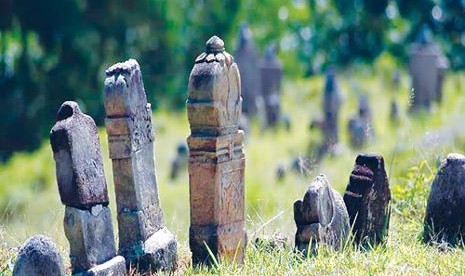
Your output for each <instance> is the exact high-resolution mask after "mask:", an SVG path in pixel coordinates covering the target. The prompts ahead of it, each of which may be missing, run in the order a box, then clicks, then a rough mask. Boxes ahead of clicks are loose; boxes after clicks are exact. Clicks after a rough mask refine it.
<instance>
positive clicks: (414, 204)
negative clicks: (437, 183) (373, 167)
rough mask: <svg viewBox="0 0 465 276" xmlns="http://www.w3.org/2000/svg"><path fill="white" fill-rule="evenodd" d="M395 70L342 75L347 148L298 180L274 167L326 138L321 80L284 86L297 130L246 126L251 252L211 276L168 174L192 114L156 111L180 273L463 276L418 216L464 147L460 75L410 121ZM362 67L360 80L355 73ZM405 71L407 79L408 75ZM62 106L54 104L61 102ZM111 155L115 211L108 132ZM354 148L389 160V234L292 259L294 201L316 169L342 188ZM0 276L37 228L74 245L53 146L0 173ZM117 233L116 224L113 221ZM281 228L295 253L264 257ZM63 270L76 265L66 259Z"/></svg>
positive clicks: (184, 196)
mask: <svg viewBox="0 0 465 276" xmlns="http://www.w3.org/2000/svg"><path fill="white" fill-rule="evenodd" d="M389 68H392V65H391V64H390V60H389V59H388V58H386V57H383V58H381V59H380V61H379V62H378V63H377V65H376V66H375V67H374V69H373V70H371V71H370V70H368V69H367V68H363V67H362V68H356V69H353V70H351V71H345V72H343V73H342V74H341V75H340V76H339V79H338V80H339V84H340V87H341V90H342V93H343V98H344V103H343V108H342V111H341V116H340V126H339V127H340V133H341V142H342V145H343V146H344V147H343V150H342V152H341V154H339V155H337V156H328V157H326V158H325V159H324V160H322V162H321V163H320V164H319V165H312V166H309V167H308V170H307V171H306V172H305V173H304V174H303V175H300V174H298V173H294V172H291V171H288V172H287V174H286V176H285V179H284V180H283V181H278V180H277V179H276V168H277V166H278V165H280V164H282V165H284V166H285V167H286V168H288V169H289V168H290V167H291V164H292V161H293V159H294V158H295V157H297V156H302V155H306V154H309V153H311V152H312V150H313V148H312V147H311V145H316V144H318V143H320V142H321V139H322V138H321V134H320V133H319V131H318V130H309V127H308V126H309V123H310V121H311V120H312V119H313V118H316V117H317V116H318V115H319V112H321V110H320V106H321V91H322V89H323V84H324V79H323V78H322V77H313V78H311V79H306V80H301V79H298V80H286V81H285V82H284V89H283V95H284V97H283V106H282V108H283V112H284V113H286V114H288V115H289V116H290V118H291V120H292V127H291V130H290V132H286V131H285V130H284V129H282V128H280V129H276V130H263V129H262V127H261V124H262V122H263V119H262V118H257V119H254V120H252V122H251V134H250V135H249V136H248V137H247V139H246V141H245V143H246V145H245V153H246V172H245V183H246V184H245V185H246V207H247V215H246V216H247V232H248V237H249V246H248V248H247V255H246V262H245V265H244V266H236V265H234V264H231V263H224V262H221V263H220V264H219V266H218V267H215V268H212V269H209V270H208V269H206V268H203V269H200V270H195V271H194V270H193V269H192V268H191V267H190V264H189V258H190V257H189V254H190V252H189V248H188V226H189V203H188V202H189V200H188V199H189V194H188V189H189V182H188V176H187V172H184V173H182V174H181V175H180V177H179V178H178V179H176V180H175V181H173V180H170V178H169V168H170V163H171V161H172V160H173V158H174V156H175V154H176V145H177V144H178V143H180V142H184V141H185V139H186V138H187V136H188V135H189V126H188V123H187V116H186V114H185V112H177V113H175V112H171V111H168V110H159V111H157V112H156V113H154V117H153V120H154V125H155V132H156V141H155V143H156V144H155V157H156V160H155V162H156V174H157V179H158V186H159V194H160V197H161V204H162V207H163V211H164V214H165V220H166V224H167V227H168V229H170V230H171V231H172V232H174V233H175V234H176V235H177V237H178V241H179V255H180V268H179V272H181V273H187V274H191V273H200V274H223V275H231V274H248V275H249V274H308V273H312V274H313V273H314V274H464V273H465V251H464V250H463V249H461V248H447V247H444V246H443V245H436V246H428V245H424V244H422V243H421V242H420V240H419V239H420V237H421V234H422V231H423V216H424V212H425V207H426V199H427V196H428V194H429V189H430V184H431V181H432V179H433V177H434V174H435V172H436V170H437V166H438V164H439V161H440V160H441V159H443V158H444V157H445V156H446V155H447V153H448V152H452V151H456V152H462V153H463V152H464V151H463V149H464V146H465V131H462V130H461V128H462V124H463V123H462V122H463V119H464V116H465V115H464V114H463V110H464V108H465V97H463V96H462V95H461V93H463V91H461V90H463V89H464V87H465V76H464V75H460V74H454V75H451V76H448V77H447V79H446V85H445V88H444V102H443V103H442V105H440V106H438V107H435V108H434V110H433V111H432V113H431V114H418V115H414V116H409V115H408V114H407V112H406V110H407V108H408V98H409V95H408V91H409V79H408V77H404V78H403V79H402V83H401V88H400V91H398V92H394V91H392V87H391V86H390V84H389V78H390V76H391V73H392V72H391V70H390V69H389ZM355 72H356V73H355ZM403 75H404V76H407V75H406V74H403ZM355 86H358V87H360V88H362V89H363V91H365V92H367V93H368V94H369V96H370V100H371V103H372V108H373V116H374V128H375V131H376V138H375V139H374V140H373V141H372V143H371V144H369V145H368V146H367V147H366V148H364V149H362V150H353V149H350V148H349V147H348V146H347V145H348V135H347V131H346V124H347V121H348V119H349V117H350V116H352V115H353V114H354V113H355V112H356V107H357V102H356V99H357V98H356V96H355V95H356V93H355V92H353V89H352V88H353V87H355ZM393 97H396V98H397V100H398V102H399V104H400V107H401V121H400V122H399V123H398V124H392V123H390V122H389V118H388V117H389V104H390V101H391V99H392V98H393ZM57 108H58V107H57ZM99 135H100V142H101V144H102V149H103V152H104V157H105V158H104V159H105V161H104V162H105V163H104V166H105V173H106V176H107V182H108V186H109V188H110V198H111V199H113V200H112V201H111V208H112V210H113V216H114V217H115V212H114V210H115V201H114V191H113V181H112V171H111V163H110V160H109V159H108V147H107V137H106V133H105V131H104V130H103V129H102V130H101V131H100V132H99ZM359 152H376V153H380V154H382V155H383V156H384V158H385V163H386V170H387V171H388V174H389V177H390V185H391V190H392V195H393V200H392V216H391V222H390V229H389V239H388V242H387V244H386V245H385V246H379V247H376V248H374V249H372V250H368V251H361V250H357V249H356V248H354V247H352V246H350V245H347V246H346V247H345V249H344V250H343V251H341V252H331V251H330V250H321V251H320V253H319V254H318V255H317V256H315V257H312V258H310V259H307V260H302V259H301V258H300V257H298V256H296V255H294V253H292V245H293V239H294V237H293V236H294V233H295V224H294V221H293V212H292V204H293V202H294V201H295V200H297V199H299V198H302V196H303V194H304V191H305V189H306V185H307V184H309V183H310V181H311V180H312V179H313V178H314V177H315V176H316V175H317V174H320V173H324V174H326V175H327V176H328V179H329V181H330V183H331V185H332V187H334V188H335V189H336V190H338V191H339V192H343V191H344V189H345V187H346V185H347V182H348V179H349V175H350V172H351V170H352V167H353V164H354V160H355V157H356V155H357V154H358V153H359ZM0 183H1V184H0V275H3V274H5V275H10V274H11V271H10V267H9V265H8V264H9V263H14V258H15V254H16V253H15V252H16V250H17V248H18V246H20V245H21V243H22V242H24V241H25V240H26V239H27V237H29V236H30V235H33V234H36V233H42V234H47V235H49V236H51V237H52V238H53V239H54V240H55V241H56V242H57V244H58V245H59V247H60V249H61V250H62V252H63V256H66V252H68V243H67V240H66V238H65V236H64V233H63V225H62V220H63V214H64V206H63V205H62V204H61V203H60V199H59V195H58V190H57V186H56V180H55V168H54V160H53V157H52V153H51V148H50V146H49V144H48V141H44V144H43V146H42V147H41V148H40V149H39V150H37V151H36V152H34V153H32V154H26V153H18V154H16V155H15V156H14V157H13V158H12V159H11V160H10V161H9V162H8V163H7V164H5V165H2V166H0ZM113 222H114V224H115V231H116V229H117V227H116V219H114V221H113ZM278 232H279V233H283V234H284V235H285V236H287V238H288V249H287V250H278V251H269V250H268V251H267V250H265V248H261V247H259V248H255V247H254V246H253V245H252V244H253V241H254V240H255V238H256V237H259V236H263V235H272V234H274V233H278ZM65 262H66V264H68V265H69V260H68V258H67V257H66V258H65Z"/></svg>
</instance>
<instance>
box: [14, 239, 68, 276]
mask: <svg viewBox="0 0 465 276" xmlns="http://www.w3.org/2000/svg"><path fill="white" fill-rule="evenodd" d="M13 275H14V276H45V275H47V276H64V275H65V267H64V266H63V260H62V259H61V255H60V251H59V250H58V248H57V246H56V245H55V243H54V242H53V241H52V240H51V239H50V238H49V237H46V236H43V235H35V236H32V237H30V238H29V239H27V241H26V242H24V244H23V246H21V248H20V249H19V252H18V257H17V258H16V263H15V266H14V269H13Z"/></svg>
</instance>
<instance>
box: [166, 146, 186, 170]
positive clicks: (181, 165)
mask: <svg viewBox="0 0 465 276" xmlns="http://www.w3.org/2000/svg"><path fill="white" fill-rule="evenodd" d="M187 161H188V154H187V146H186V145H185V144H184V143H180V144H178V146H177V149H176V157H175V158H174V160H173V162H171V173H170V178H171V179H176V178H177V177H178V175H179V173H180V171H182V170H184V169H186V167H187Z"/></svg>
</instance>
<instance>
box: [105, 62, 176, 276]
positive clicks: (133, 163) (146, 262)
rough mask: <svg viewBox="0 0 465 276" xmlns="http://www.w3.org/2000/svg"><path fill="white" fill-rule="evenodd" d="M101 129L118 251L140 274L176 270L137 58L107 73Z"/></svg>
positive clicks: (174, 248) (173, 244)
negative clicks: (110, 180) (115, 216)
mask: <svg viewBox="0 0 465 276" xmlns="http://www.w3.org/2000/svg"><path fill="white" fill-rule="evenodd" d="M105 73H106V79H105V111H106V119H105V127H106V130H107V134H108V146H109V154H110V158H111V159H112V165H113V178H114V183H115V192H116V206H117V212H118V230H119V231H118V233H119V253H120V254H121V255H123V256H124V257H125V258H126V262H128V263H132V264H134V265H136V266H137V267H138V268H139V269H141V270H153V271H155V270H160V269H161V270H174V269H175V267H176V260H177V242H176V238H175V237H174V235H173V234H171V233H170V232H169V231H168V230H167V229H165V226H164V218H163V212H162V209H161V206H160V200H159V196H158V187H157V180H156V176H155V161H154V156H153V155H154V153H153V141H154V132H153V126H152V109H151V105H150V103H148V102H147V96H146V94H145V89H144V84H143V81H142V73H141V70H140V66H139V64H138V63H137V61H136V60H134V59H130V60H128V61H126V62H123V63H117V64H115V65H113V66H111V67H110V68H108V69H107V70H106V72H105Z"/></svg>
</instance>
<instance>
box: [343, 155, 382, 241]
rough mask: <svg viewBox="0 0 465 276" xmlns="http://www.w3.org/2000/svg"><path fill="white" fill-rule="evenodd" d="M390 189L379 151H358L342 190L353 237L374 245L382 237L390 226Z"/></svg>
mask: <svg viewBox="0 0 465 276" xmlns="http://www.w3.org/2000/svg"><path fill="white" fill-rule="evenodd" d="M390 200H391V191H390V189H389V180H388V177H387V175H386V171H385V169H384V159H383V157H382V156H380V155H375V154H361V155H358V156H357V159H356V160H355V166H354V169H353V171H352V173H351V175H350V178H349V184H348V186H347V189H346V192H345V194H344V203H345V205H346V207H347V211H348V213H349V218H350V224H351V227H352V233H353V234H354V241H355V242H356V243H358V244H361V245H367V244H370V245H376V244H379V243H381V242H383V241H385V239H386V237H387V233H388V228H389V218H390V205H389V201H390Z"/></svg>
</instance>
